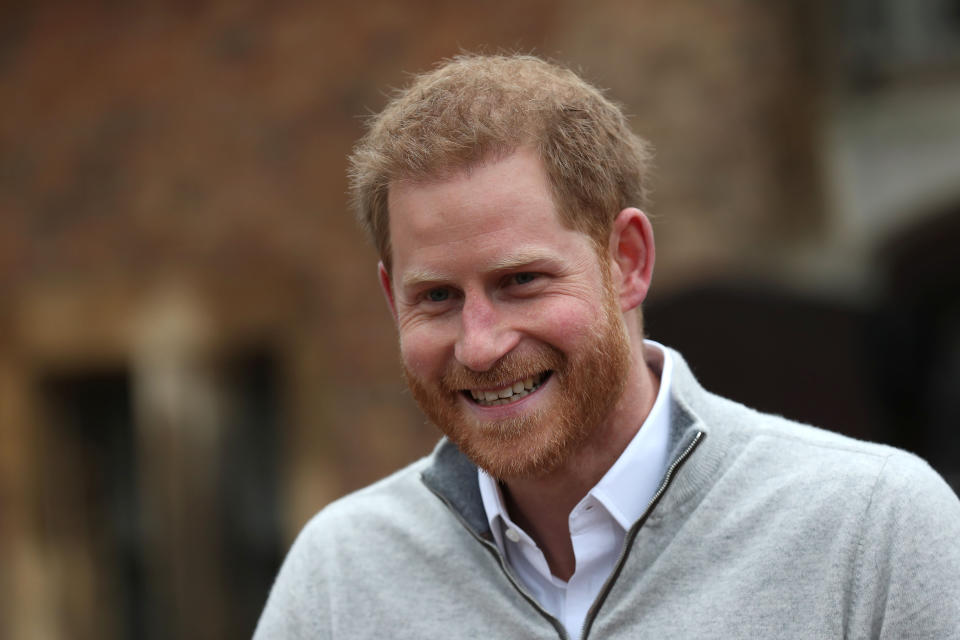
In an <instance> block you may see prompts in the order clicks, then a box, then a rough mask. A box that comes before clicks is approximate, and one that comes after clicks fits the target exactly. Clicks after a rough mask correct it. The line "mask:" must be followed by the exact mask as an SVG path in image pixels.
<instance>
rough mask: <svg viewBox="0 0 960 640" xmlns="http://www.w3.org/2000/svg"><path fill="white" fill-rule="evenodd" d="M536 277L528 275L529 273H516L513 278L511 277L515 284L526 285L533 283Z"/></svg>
mask: <svg viewBox="0 0 960 640" xmlns="http://www.w3.org/2000/svg"><path fill="white" fill-rule="evenodd" d="M536 277H537V276H536V274H533V273H529V272H524V273H518V274H516V275H515V276H513V281H514V282H515V283H516V284H527V283H529V282H533V281H534V279H535V278H536Z"/></svg>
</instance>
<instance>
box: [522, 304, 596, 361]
mask: <svg viewBox="0 0 960 640" xmlns="http://www.w3.org/2000/svg"><path fill="white" fill-rule="evenodd" d="M601 313H602V310H601V309H600V308H594V307H593V306H588V305H586V304H583V303H582V302H580V301H576V302H571V301H565V302H562V303H560V302H558V303H555V304H550V305H544V308H542V309H540V310H538V313H537V318H538V321H537V326H538V327H539V330H538V331H537V334H538V335H539V337H540V339H541V340H544V341H545V342H548V343H549V344H552V345H553V346H554V347H556V348H558V349H560V350H561V351H568V350H570V349H574V348H576V347H577V346H578V345H579V343H580V342H581V341H582V340H583V338H584V336H587V335H589V334H590V331H589V328H591V327H593V326H595V325H596V324H597V323H598V322H599V321H600V317H601Z"/></svg>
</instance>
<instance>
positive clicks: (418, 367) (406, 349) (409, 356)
mask: <svg viewBox="0 0 960 640" xmlns="http://www.w3.org/2000/svg"><path fill="white" fill-rule="evenodd" d="M446 352H447V348H446V347H445V346H444V343H443V341H442V340H441V339H440V338H439V336H438V335H437V334H436V333H435V332H430V331H423V330H413V331H405V332H402V333H401V334H400V357H401V359H402V360H403V364H404V366H405V367H406V368H407V369H409V370H410V371H412V372H413V373H415V374H417V375H418V376H421V377H433V376H437V375H439V374H440V373H442V372H443V368H444V366H445V356H444V354H445V353H446Z"/></svg>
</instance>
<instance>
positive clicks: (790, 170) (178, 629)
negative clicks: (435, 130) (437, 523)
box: [0, 0, 960, 639]
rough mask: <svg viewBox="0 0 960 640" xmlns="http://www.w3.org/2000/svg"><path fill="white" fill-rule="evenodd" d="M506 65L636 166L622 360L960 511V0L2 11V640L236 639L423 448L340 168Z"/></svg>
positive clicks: (239, 1) (217, 4) (78, 6)
mask: <svg viewBox="0 0 960 640" xmlns="http://www.w3.org/2000/svg"><path fill="white" fill-rule="evenodd" d="M501 49H506V50H520V51H525V52H536V53H538V54H541V55H544V56H548V57H552V58H554V59H557V60H559V61H562V62H564V63H567V64H569V65H571V66H573V67H574V68H575V69H578V70H579V71H581V72H582V73H583V75H584V76H585V77H587V78H588V79H589V80H591V81H593V82H594V83H596V84H598V85H599V86H602V87H605V88H608V89H609V94H610V95H611V96H612V97H613V98H615V99H616V100H618V101H620V102H622V103H623V104H624V106H625V109H626V111H627V112H628V113H629V114H630V117H631V120H632V123H633V126H634V128H635V129H636V130H637V131H638V132H639V133H641V134H642V135H644V136H646V137H647V138H648V139H650V140H651V141H652V142H653V144H654V145H655V147H656V149H657V163H656V164H657V167H656V172H655V176H654V178H653V180H654V182H653V184H654V202H653V205H652V207H651V211H650V213H651V215H652V216H653V217H654V226H655V230H656V233H657V244H658V264H657V272H656V277H655V281H654V288H653V292H652V294H651V298H650V300H649V301H648V304H647V305H646V318H647V328H648V333H649V334H650V336H651V337H652V338H654V339H657V340H660V341H662V342H665V343H667V344H670V345H672V346H675V347H678V348H679V349H680V350H681V351H682V352H683V353H684V354H685V355H686V356H687V358H688V360H689V361H690V362H691V363H692V366H693V368H694V371H695V372H696V373H697V374H698V375H699V376H700V378H701V381H703V382H704V383H705V385H706V386H708V387H709V388H712V389H713V390H715V391H719V392H721V393H723V394H726V395H728V396H731V397H733V398H735V399H738V400H741V401H744V402H746V403H748V404H752V405H754V406H757V407H759V408H762V409H765V410H768V411H773V412H776V413H780V414H784V415H787V416H788V417H791V418H795V419H799V420H805V421H809V422H814V423H816V424H819V425H821V426H824V427H827V428H830V429H833V430H836V431H840V432H844V433H847V434H850V435H853V436H856V437H861V438H868V439H872V440H879V441H883V442H889V443H892V444H896V445H898V446H901V447H905V448H907V449H910V450H912V451H915V452H918V453H920V454H921V455H923V456H924V457H926V458H927V459H928V460H930V462H931V463H932V464H933V465H934V467H936V468H937V469H938V470H939V471H940V472H941V473H942V474H943V475H944V476H945V477H946V478H947V479H948V481H949V482H951V483H952V485H953V486H954V488H958V487H960V429H958V428H957V427H958V426H960V393H958V392H957V389H958V386H960V250H958V246H960V2H958V1H957V0H838V1H832V2H827V1H822V2H821V1H817V0H808V1H801V0H777V1H771V2H756V1H752V0H710V1H707V0H694V1H690V2H670V1H667V0H622V1H621V0H594V1H593V2H590V3H586V2H577V1H574V0H531V1H528V2H506V1H492V2H479V1H473V2H467V1H464V2H441V1H427V0H420V1H410V2H399V1H395V2H388V1H382V0H367V1H366V2H362V3H345V2H343V3H340V2H337V3H334V2H327V3H325V2H270V3H267V2H251V1H249V0H229V1H227V0H223V1H219V0H217V1H214V0H211V1H205V2H204V1H201V2H192V1H185V0H179V1H170V2H154V1H148V0H140V1H135V0H128V1H119V0H104V1H101V2H94V1H79V2H55V1H48V2H16V1H14V2H5V3H3V4H2V8H0V637H3V638H11V639H21V638H23V639H26V638H29V639H60V638H80V639H84V638H98V639H113V638H118V639H119V638H147V639H153V638H188V639H189V638H204V639H208V638H235V637H245V636H249V635H250V633H251V632H252V629H253V626H254V624H255V621H256V619H257V617H258V615H259V612H260V609H261V607H262V605H263V602H264V600H265V598H266V596H267V592H268V590H269V587H270V584H271V581H272V578H273V575H274V574H275V572H276V570H277V567H278V565H279V562H280V560H281V559H282V556H283V554H284V552H285V550H286V548H287V547H288V546H289V544H290V543H291V541H292V539H293V537H294V536H295V535H296V533H297V531H298V530H299V529H300V527H301V526H302V525H303V524H304V523H305V521H306V520H307V519H308V518H309V517H310V516H311V515H312V514H313V513H314V512H316V511H317V510H318V509H319V508H321V507H322V506H323V505H324V504H326V503H327V502H329V501H330V500H332V499H334V498H336V497H338V496H340V495H343V494H344V493H346V492H348V491H350V490H353V489H355V488H358V487H360V486H363V485H365V484H367V483H369V482H371V481H373V480H375V479H376V478H378V477H381V476H382V475H384V474H386V473H388V472H389V471H391V470H393V469H396V468H398V467H400V466H401V465H403V464H406V463H408V462H410V461H412V460H414V459H415V458H417V457H419V456H421V455H423V454H424V453H426V452H427V451H429V449H430V447H431V446H432V444H433V443H434V441H435V440H436V438H437V434H436V433H435V432H434V430H433V429H432V428H431V427H429V426H428V425H425V424H424V421H423V418H422V417H421V416H420V414H419V412H418V411H417V410H416V408H415V406H414V405H413V403H412V401H411V399H410V398H409V396H408V395H407V394H406V392H405V390H404V386H403V383H402V381H401V379H400V375H399V367H398V363H397V354H396V345H395V341H396V337H395V333H394V329H393V327H392V324H391V321H390V318H389V315H388V313H387V309H386V305H385V304H384V303H383V301H382V298H381V295H380V292H379V290H378V287H377V283H376V276H375V273H376V272H375V264H376V257H375V255H374V252H373V250H372V249H371V247H370V246H369V244H368V243H367V242H366V240H365V238H364V237H363V236H362V235H361V233H360V231H359V230H358V229H357V228H356V227H355V225H354V222H353V219H352V215H351V213H350V212H349V209H348V207H347V205H346V190H347V183H346V178H345V175H344V172H345V156H346V155H347V153H348V152H349V150H350V148H351V145H352V144H353V142H354V141H355V140H356V139H357V137H358V136H359V135H360V133H361V129H362V116H364V115H365V114H369V113H371V112H375V111H377V110H379V109H380V108H381V107H382V106H383V105H384V103H385V101H386V95H387V92H388V91H389V89H390V88H391V87H397V86H401V85H403V84H404V83H405V82H406V80H407V75H406V74H407V73H408V72H412V71H418V70H424V69H427V68H429V67H430V66H432V65H433V64H434V63H435V62H436V61H437V60H439V59H440V58H443V57H446V56H451V55H454V54H456V53H458V52H459V51H461V50H471V51H499V50H501Z"/></svg>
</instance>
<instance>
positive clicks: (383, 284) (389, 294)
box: [377, 260, 397, 322]
mask: <svg viewBox="0 0 960 640" xmlns="http://www.w3.org/2000/svg"><path fill="white" fill-rule="evenodd" d="M377 274H378V275H379V276H380V288H381V289H382V290H383V297H384V298H386V299H387V306H388V307H390V315H392V316H393V320H394V322H396V320H397V305H396V303H395V302H394V301H393V282H392V281H391V280H390V273H389V272H387V268H386V267H385V266H383V261H382V260H381V261H380V262H379V263H377Z"/></svg>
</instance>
